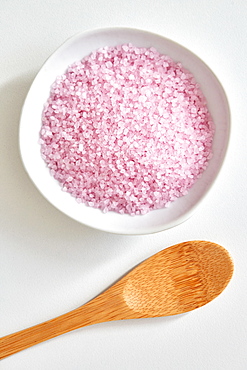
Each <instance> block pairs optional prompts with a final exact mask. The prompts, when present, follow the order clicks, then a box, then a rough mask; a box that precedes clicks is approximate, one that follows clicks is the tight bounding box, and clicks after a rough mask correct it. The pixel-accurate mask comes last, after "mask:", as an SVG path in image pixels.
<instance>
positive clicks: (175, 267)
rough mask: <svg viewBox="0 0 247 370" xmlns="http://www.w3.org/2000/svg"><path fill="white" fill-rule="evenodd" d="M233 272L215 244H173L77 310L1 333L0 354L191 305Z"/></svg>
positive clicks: (181, 310) (217, 291) (212, 293)
mask: <svg viewBox="0 0 247 370" xmlns="http://www.w3.org/2000/svg"><path fill="white" fill-rule="evenodd" d="M232 274H233V262H232V259H231V257H230V255H229V253H228V252H227V251H226V249H224V248H223V247H221V246H220V245H218V244H215V243H211V242H207V241H191V242H185V243H181V244H177V245H174V246H172V247H169V248H166V249H164V250H162V251H161V252H159V253H157V254H155V255H153V256H152V257H150V258H148V259H147V260H145V261H144V262H142V263H141V264H140V265H138V266H137V267H136V268H134V269H133V270H131V271H130V272H129V273H128V274H127V275H125V276H124V277H123V278H122V279H121V280H119V281H118V282H117V283H116V284H114V285H112V286H111V287H110V288H109V289H108V290H106V291H105V292H103V293H102V294H100V295H99V296H97V297H96V298H94V299H93V300H92V301H90V302H88V303H86V304H85V305H83V306H81V307H79V308H77V309H76V310H74V311H71V312H68V313H66V314H64V315H62V316H59V317H57V318H55V319H53V320H49V321H46V322H44V323H42V324H39V325H36V326H33V327H31V328H28V329H25V330H22V331H19V332H17V333H14V334H10V335H7V336H5V337H3V338H1V339H0V359H3V358H5V357H7V356H10V355H12V354H14V353H16V352H19V351H21V350H23V349H25V348H28V347H31V346H33V345H35V344H37V343H40V342H43V341H45V340H48V339H51V338H53V337H56V336H58V335H60V334H64V333H67V332H69V331H71V330H74V329H78V328H81V327H83V326H87V325H92V324H97V323H100V322H105V321H113V320H123V319H138V318H145V317H157V316H169V315H177V314H181V313H184V312H188V311H191V310H194V309H196V308H198V307H201V306H203V305H205V304H206V303H208V302H210V301H211V300H213V299H214V298H216V297H217V296H218V295H219V294H220V293H221V292H222V291H223V290H224V289H225V287H226V286H227V284H228V283H229V281H230V279H231V277H232Z"/></svg>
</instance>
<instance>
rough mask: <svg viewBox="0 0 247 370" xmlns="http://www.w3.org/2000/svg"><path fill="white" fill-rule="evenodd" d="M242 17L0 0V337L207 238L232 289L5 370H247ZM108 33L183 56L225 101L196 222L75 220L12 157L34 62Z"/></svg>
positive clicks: (235, 10) (88, 331) (207, 10)
mask: <svg viewBox="0 0 247 370" xmlns="http://www.w3.org/2000/svg"><path fill="white" fill-rule="evenodd" d="M246 19H247V3H246V1H245V0H224V1H222V0H201V1H196V0H194V1H193V0H183V1H174V0H173V1H172V0H152V1H151V0H125V1H120V0H108V1H105V0H102V1H100V0H73V1H68V0H66V1H65V0H49V1H47V0H43V1H40V0H39V1H31V0H22V1H20V0H19V1H18V0H12V1H7V0H0V128H1V129H0V176H1V181H0V336H4V335H6V334H9V333H11V332H14V331H17V330H20V329H24V328H26V327H28V326H31V325H34V324H36V323H39V322H42V321H44V320H47V319H50V318H52V317H55V316H58V315H60V314H62V313H65V312H67V311H69V310H71V309H74V308H76V307H78V306H79V305H81V304H83V303H85V302H86V301H88V300H89V299H91V298H93V297H94V296H95V295H97V294H99V293H100V292H101V291H102V290H104V289H105V288H106V287H107V286H109V285H110V284H112V283H113V282H114V281H115V280H116V279H118V278H119V277H120V276H122V275H123V274H124V273H125V272H126V271H128V270H129V269H130V268H132V267H133V266H135V265H136V264H138V263H139V262H140V261H142V260H144V259H145V258H147V257H149V256H151V255H152V254H154V253H156V252H158V251H159V250H161V249H163V248H165V247H168V246H170V245H172V244H176V243H178V242H182V241H186V240H193V239H205V240H211V241H214V242H216V243H219V244H221V245H223V246H224V247H225V248H227V249H228V250H229V252H230V253H231V254H232V256H233V258H234V261H235V274H234V277H233V280H232V281H231V283H230V285H229V286H228V288H227V289H226V290H225V291H224V292H223V293H222V295H221V296H219V297H218V298H217V299H216V300H214V301H213V302H211V303H210V304H208V305H206V306H204V307H202V308H200V309H198V310H196V311H194V312H191V313H189V314H186V315H182V316H177V317H170V318H157V319H145V320H135V321H122V322H113V323H105V324H100V325H95V326H92V327H86V328H83V329H80V330H77V331H74V332H71V333H69V334H66V335H64V336H61V337H58V338H56V339H53V340H51V341H48V342H45V343H43V344H40V345H38V346H35V347H32V348H31V349H28V350H25V351H23V352H21V353H19V354H16V355H14V356H12V357H9V358H7V359H5V360H3V361H1V363H0V369H1V370H12V369H13V370H26V369H31V370H32V369H35V370H53V369H54V370H57V369H59V370H65V369H66V370H67V369H69V370H77V369H85V370H95V369H99V370H101V369H103V370H106V369H107V370H108V369H110V370H111V369H114V370H115V369H117V370H126V369H127V370H132V369H133V370H139V369H142V370H149V369H154V370H159V369H161V370H163V369H168V370H187V369H188V370H194V369H195V370H198V369H199V370H201V369H203V370H204V369H205V370H221V369H222V370H223V369H224V370H240V369H241V370H245V369H247V294H246V291H247V273H246V264H247V243H246V216H247V212H246V208H247V197H246V183H247V165H246V163H247V161H246V140H247V127H246V122H247V118H246V117H247V103H246V96H247V88H246V86H247V73H246V60H247V25H246ZM109 26H130V27H137V28H141V29H147V30H149V31H152V32H157V33H160V34H162V35H164V36H166V37H168V38H171V39H173V40H174V41H177V42H179V43H181V44H182V45H184V46H185V47H187V48H189V49H190V50H191V51H193V52H194V53H196V54H197V55H198V56H199V57H201V58H202V59H203V60H204V61H205V62H206V63H207V64H208V65H209V67H211V69H212V70H213V71H214V72H215V74H216V75H217V76H218V78H219V80H220V81H221V82H222V84H223V86H224V88H225V90H226V93H227V95H228V98H229V102H230V107H231V112H232V137H231V142H230V147H229V151H228V155H227V159H226V162H225V164H224V167H223V169H222V171H221V173H220V176H219V177H218V179H217V181H216V183H215V186H214V187H213V189H212V190H211V191H210V193H209V195H208V196H207V198H206V200H205V201H204V203H203V204H202V205H201V206H200V208H199V209H198V210H197V212H196V214H195V215H194V216H193V217H192V218H190V219H189V220H188V221H186V222H185V223H183V224H181V225H179V226H177V227H176V228H173V229H170V230H168V231H165V232H161V233H159V234H155V235H146V236H129V237H128V236H118V235H110V234H107V233H103V232H100V231H95V230H92V229H90V228H87V227H85V226H83V225H81V224H79V223H77V222H75V221H73V220H71V219H70V218H68V217H67V216H65V215H63V214H62V213H60V212H59V211H58V210H56V209H55V208H54V207H52V206H51V205H50V204H49V203H48V202H47V201H46V200H45V199H44V198H43V197H42V196H41V195H40V194H39V192H38V191H37V190H36V188H35V187H34V186H33V184H32V182H31V181H30V179H29V177H28V176H27V174H26V173H25V171H24V169H23V166H22V163H21V159H20V156H19V149H18V125H19V116H20V111H21V107H22V104H23V101H24V98H25V95H26V93H27V91H28V88H29V87H30V84H31V82H32V79H33V78H34V76H35V74H36V73H37V72H38V70H39V68H40V67H41V65H42V63H43V62H44V61H45V60H46V58H47V57H48V56H49V55H50V54H51V53H52V52H53V51H54V50H55V49H56V48H57V47H58V46H59V45H60V44H61V43H62V42H63V41H64V40H66V39H67V38H68V37H70V36H72V35H73V34H74V33H76V32H80V31H83V30H86V29H91V28H99V27H109Z"/></svg>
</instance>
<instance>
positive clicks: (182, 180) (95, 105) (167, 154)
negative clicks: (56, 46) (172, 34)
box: [40, 44, 214, 215]
mask: <svg viewBox="0 0 247 370" xmlns="http://www.w3.org/2000/svg"><path fill="white" fill-rule="evenodd" d="M213 135H214V129H213V122H212V119H211V116H210V113H209V111H208V108H207V104H206V100H205V97H204V96H203V94H202V92H201V90H200V87H199V85H198V83H197V82H196V81H195V78H194V76H193V75H192V74H191V73H190V72H189V71H187V70H186V69H185V68H183V66H182V65H181V64H180V63H176V62H174V61H173V60H172V59H171V58H170V57H168V56H166V55H161V54H160V53H158V51H156V50H155V49H154V48H149V49H146V48H138V47H135V46H133V45H131V44H126V45H119V46H116V47H104V48H101V49H99V50H97V51H94V52H93V53H92V54H91V55H89V56H88V57H86V58H84V59H82V60H81V61H78V62H76V63H74V64H72V65H71V66H69V67H68V69H67V71H66V72H65V73H64V74H63V75H62V76H59V77H57V79H56V81H55V82H54V84H53V85H52V88H51V92H50V96H49V99H48V101H47V103H46V104H45V107H44V111H43V115H42V127H41V131H40V143H41V153H42V157H43V159H44V160H45V162H46V163H47V166H48V168H49V169H50V172H51V174H52V176H53V177H54V178H55V179H56V180H58V181H59V183H60V184H61V187H62V190H64V191H67V192H69V193H70V194H71V195H72V196H73V197H75V198H76V200H77V201H78V202H79V203H84V204H86V205H88V206H90V207H95V208H99V209H101V210H102V211H103V212H108V211H115V212H118V213H120V214H123V213H127V214H130V215H143V214H145V213H147V212H149V211H150V210H153V209H158V208H162V207H167V206H169V205H170V203H171V202H172V201H174V200H176V199H177V198H179V197H181V196H183V195H185V194H187V192H188V190H189V189H190V188H191V187H192V185H193V184H194V183H195V181H196V180H197V179H198V178H199V177H200V176H201V174H202V172H203V171H204V170H205V169H206V167H207V165H208V161H209V159H210V158H211V156H212V141H213Z"/></svg>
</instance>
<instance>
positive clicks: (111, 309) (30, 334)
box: [0, 290, 126, 359]
mask: <svg viewBox="0 0 247 370" xmlns="http://www.w3.org/2000/svg"><path fill="white" fill-rule="evenodd" d="M109 293H110V290H108V291H106V292H105V293H103V294H101V295H99V296H98V297H96V298H94V299H93V300H92V301H89V302H88V303H86V304H85V305H83V306H81V307H79V308H77V309H75V310H73V311H70V312H68V313H66V314H64V315H61V316H58V317H56V318H55V319H52V320H48V321H45V322H43V323H41V324H38V325H35V326H32V327H30V328H27V329H24V330H21V331H19V332H17V333H14V334H9V335H7V336H5V337H2V338H0V359H3V358H5V357H8V356H10V355H12V354H14V353H17V352H20V351H22V350H24V349H26V348H28V347H31V346H33V345H35V344H38V343H41V342H44V341H46V340H49V339H51V338H54V337H57V336H59V335H61V334H64V333H67V332H69V331H72V330H75V329H78V328H81V327H84V326H88V325H92V324H97V323H100V322H105V321H113V320H119V319H122V318H124V315H123V314H121V311H122V313H123V312H125V311H126V305H124V303H123V302H122V300H121V297H119V296H118V294H114V295H112V294H109ZM116 307H118V309H117V310H116ZM121 308H122V309H121Z"/></svg>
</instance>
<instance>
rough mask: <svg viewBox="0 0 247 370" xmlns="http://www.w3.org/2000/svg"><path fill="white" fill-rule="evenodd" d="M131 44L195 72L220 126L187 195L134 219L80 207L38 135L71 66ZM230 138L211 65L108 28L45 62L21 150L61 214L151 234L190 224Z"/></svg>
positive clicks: (161, 42) (160, 42)
mask: <svg viewBox="0 0 247 370" xmlns="http://www.w3.org/2000/svg"><path fill="white" fill-rule="evenodd" d="M123 43H132V44H134V45H136V46H139V47H151V46H153V47H155V48H156V49H157V50H158V51H159V52H160V53H162V54H166V55H169V56H170V57H171V58H172V59H174V60H175V61H179V62H181V63H182V65H183V66H184V67H185V68H187V69H188V70H190V71H191V72H192V73H193V74H194V76H195V78H196V80H197V82H199V84H200V86H201V90H202V91H203V93H204V95H205V97H206V99H207V102H208V108H209V110H210V113H211V115H212V118H213V121H214V123H215V129H216V131H215V136H214V141H213V158H212V159H211V160H210V162H209V165H208V167H207V169H206V171H205V172H204V173H203V175H202V177H201V178H200V179H199V180H197V181H196V183H195V184H194V185H193V187H192V188H191V189H190V191H189V193H188V194H187V195H186V196H183V197H181V198H179V199H177V200H176V201H174V202H173V203H172V204H171V205H170V207H168V208H163V209H159V210H155V211H151V212H149V213H148V214H146V215H141V216H139V215H138V216H129V215H127V214H124V215H121V214H118V213H115V212H108V213H102V211H100V210H98V209H95V208H91V207H87V206H85V205H84V204H78V203H77V202H76V200H75V199H74V198H73V197H72V196H71V195H70V194H68V193H66V192H63V191H62V190H61V187H60V185H59V184H58V182H57V181H56V180H55V179H54V178H53V177H52V176H51V175H50V173H49V170H48V168H47V166H46V164H45V162H44V160H43V159H42V158H41V154H40V144H39V132H40V128H41V115H42V111H43V107H44V103H45V102H46V100H47V99H48V97H49V94H50V87H51V84H52V83H53V82H54V81H55V79H56V77H57V76H58V75H60V74H63V73H64V72H65V71H66V69H67V67H68V66H69V65H70V64H72V63H73V62H75V61H77V60H81V59H82V58H83V57H85V56H86V55H88V54H90V53H91V52H92V51H93V50H96V49H98V48H100V47H104V46H115V45H119V44H123ZM229 134H230V111H229V106H228V102H227V98H226V95H225V92H224V90H223V88H222V86H221V84H220V82H219V81H218V79H217V78H216V76H215V75H214V73H213V72H212V71H211V70H210V69H209V68H208V66H207V65H206V64H205V63H204V62H203V61H202V60H201V59H200V58H198V57H197V56H196V55H195V54H193V53H192V52H190V51H189V50H187V49H186V48H184V47H183V46H181V45H179V44H177V43H175V42H173V41H171V40H168V39H166V38H165V37H163V36H159V35H156V34H153V33H150V32H146V31H141V30H136V29H129V28H107V29H99V30H93V31H88V32H83V33H80V34H77V35H75V36H74V37H72V38H70V39H69V40H67V41H66V42H65V43H64V44H63V45H62V46H61V47H60V48H59V49H58V50H57V51H55V53H54V54H52V56H51V57H50V58H49V59H48V60H47V61H46V62H45V64H44V65H43V67H42V68H41V70H40V71H39V73H38V74H37V76H36V78H35V80H34V82H33V84H32V86H31V88H30V90H29V92H28V95H27V97H26V100H25V103H24V106H23V110H22V115H21V120H20V151H21V156H22V160H23V163H24V166H25V168H26V170H27V172H28V174H29V176H30V177H31V179H32V181H33V182H34V184H35V185H36V186H37V188H38V189H39V190H40V192H41V193H42V194H43V196H44V197H45V198H46V199H48V201H49V202H50V203H51V204H53V205H54V206H55V207H57V208H58V209H59V210H60V211H62V212H63V213H65V214H66V215H68V216H70V217H71V218H73V219H75V220H77V221H79V222H81V223H83V224H85V225H88V226H90V227H93V228H96V229H100V230H104V231H108V232H112V233H117V234H148V233H154V232H158V231H162V230H165V229H168V228H171V227H173V226H176V225H178V224H179V223H181V222H183V221H185V220H186V219H188V218H189V217H190V216H191V215H192V214H193V212H194V211H195V210H196V208H197V207H198V205H199V204H200V202H201V200H202V199H203V198H204V197H205V195H206V194H207V193H208V190H209V189H210V188H211V186H212V184H213V182H214V180H215V179H216V177H217V175H218V173H219V170H220V168H221V166H222V163H223V160H224V157H225V154H226V150H227V146H228V141H229Z"/></svg>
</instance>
